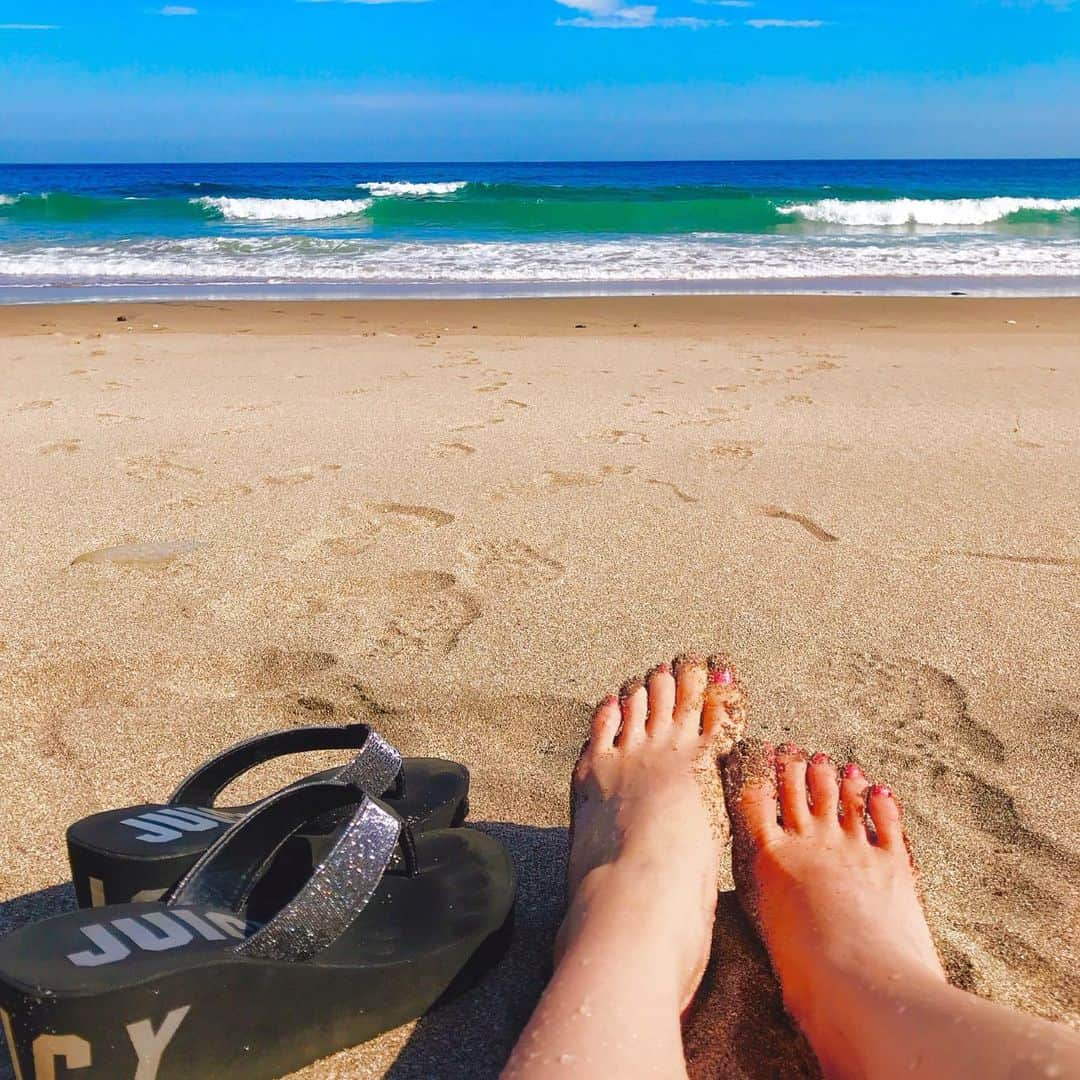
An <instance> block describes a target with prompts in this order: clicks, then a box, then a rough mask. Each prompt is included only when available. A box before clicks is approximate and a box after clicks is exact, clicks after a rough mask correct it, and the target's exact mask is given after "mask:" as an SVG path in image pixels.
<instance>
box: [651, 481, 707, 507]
mask: <svg viewBox="0 0 1080 1080" xmlns="http://www.w3.org/2000/svg"><path fill="white" fill-rule="evenodd" d="M645 482H646V483H647V484H652V485H653V486H654V487H662V488H667V489H668V491H670V492H671V493H672V495H674V496H675V498H676V499H678V500H679V502H684V503H698V502H701V500H700V499H699V498H698V497H697V496H696V495H688V494H687V493H686V492H685V491H683V490H682V488H680V487H679V486H678V485H677V484H673V483H672V482H671V481H670V480H646V481H645Z"/></svg>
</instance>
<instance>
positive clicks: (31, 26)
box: [0, 22, 60, 30]
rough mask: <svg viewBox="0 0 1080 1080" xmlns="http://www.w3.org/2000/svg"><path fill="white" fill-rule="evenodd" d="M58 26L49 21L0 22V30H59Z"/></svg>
mask: <svg viewBox="0 0 1080 1080" xmlns="http://www.w3.org/2000/svg"><path fill="white" fill-rule="evenodd" d="M59 29H60V27H59V26H53V25H52V24H51V23H18V22H9V23H0V30H59Z"/></svg>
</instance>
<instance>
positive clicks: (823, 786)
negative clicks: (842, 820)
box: [806, 753, 840, 822]
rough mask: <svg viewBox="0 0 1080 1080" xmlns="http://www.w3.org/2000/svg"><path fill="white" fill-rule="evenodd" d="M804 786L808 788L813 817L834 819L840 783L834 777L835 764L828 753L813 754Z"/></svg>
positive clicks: (827, 819)
mask: <svg viewBox="0 0 1080 1080" xmlns="http://www.w3.org/2000/svg"><path fill="white" fill-rule="evenodd" d="M806 786H807V787H808V788H809V789H810V806H811V809H812V811H813V814H814V817H817V818H821V819H822V820H825V821H832V822H835V821H836V807H837V804H838V802H839V799H840V785H839V783H838V782H837V779H836V766H835V765H834V764H833V763H832V760H831V759H830V758H829V755H828V754H820V753H818V754H815V755H814V756H813V757H812V758H811V759H810V764H809V765H808V766H807V769H806Z"/></svg>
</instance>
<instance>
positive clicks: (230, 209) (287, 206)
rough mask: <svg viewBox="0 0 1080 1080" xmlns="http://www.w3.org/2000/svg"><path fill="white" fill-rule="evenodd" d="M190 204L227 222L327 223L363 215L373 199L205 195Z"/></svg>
mask: <svg viewBox="0 0 1080 1080" xmlns="http://www.w3.org/2000/svg"><path fill="white" fill-rule="evenodd" d="M191 202H193V203H196V204H197V205H199V206H204V207H206V208H207V209H208V210H216V211H218V213H220V214H221V216H222V217H223V218H225V219H226V220H227V221H328V220H330V219H331V218H340V217H353V216H355V215H357V214H362V213H363V212H364V211H365V210H366V209H367V208H368V207H369V206H370V205H371V200H370V199H234V198H229V197H227V196H210V195H206V196H203V197H201V198H198V199H192V200H191Z"/></svg>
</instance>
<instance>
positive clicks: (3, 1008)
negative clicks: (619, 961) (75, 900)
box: [0, 781, 515, 1080]
mask: <svg viewBox="0 0 1080 1080" xmlns="http://www.w3.org/2000/svg"><path fill="white" fill-rule="evenodd" d="M358 801H359V805H357V803H358ZM346 808H349V811H348V812H352V817H351V819H350V820H349V821H348V822H347V824H346V825H344V826H343V827H340V828H339V829H338V830H337V832H336V834H335V837H334V840H333V842H332V845H331V847H330V849H329V851H328V853H327V854H326V856H325V857H324V858H323V860H322V861H321V862H320V863H319V865H317V866H316V867H315V868H314V870H311V869H310V868H309V873H308V877H307V880H306V881H305V883H304V884H303V885H302V887H301V888H300V890H299V891H298V892H296V894H295V895H292V898H291V899H289V896H290V895H291V894H289V893H281V892H274V891H273V890H268V889H267V888H266V887H265V886H266V885H267V884H268V875H267V874H266V870H267V869H268V868H271V867H272V865H273V863H274V862H275V860H276V859H277V858H278V857H280V853H281V850H282V846H283V844H284V843H285V840H286V839H287V838H288V837H289V836H290V835H293V834H295V833H296V832H298V831H300V830H302V829H303V828H305V827H306V826H308V825H310V822H311V821H313V820H317V819H318V818H320V817H323V816H326V815H327V814H334V813H338V814H340V813H341V812H342V811H343V810H346ZM399 848H400V849H401V851H402V852H403V854H404V862H405V870H404V871H403V872H402V873H399V874H394V873H388V872H387V867H388V864H389V862H390V859H391V855H392V854H393V853H394V851H395V849H399ZM269 877H273V875H272V874H271V875H269ZM514 891H515V879H514V871H513V866H512V864H511V862H510V858H509V856H508V854H507V853H506V851H505V849H504V848H503V846H502V845H501V844H500V843H499V842H498V841H497V840H495V839H493V838H492V837H490V836H487V835H485V834H483V833H478V832H476V831H475V830H473V829H468V828H458V829H438V830H433V831H429V832H427V833H423V834H421V835H417V836H415V837H414V836H413V835H412V831H411V829H410V828H409V827H408V826H407V825H406V824H405V823H403V822H402V821H401V819H400V818H399V817H398V816H397V815H396V814H394V813H393V812H391V811H388V810H387V809H386V808H385V807H384V806H383V805H381V804H380V803H379V802H377V801H375V800H372V799H370V798H368V797H367V796H363V795H361V794H360V793H359V792H358V791H357V789H356V788H354V787H350V786H349V785H346V784H338V783H332V782H322V781H314V782H310V783H305V784H301V785H298V786H294V787H290V788H285V789H284V790H282V791H280V792H278V793H277V794H276V795H273V796H271V797H270V798H269V799H266V800H265V801H263V802H262V803H260V804H259V805H258V806H257V807H256V808H255V809H254V810H252V811H251V812H250V813H249V814H248V815H247V816H246V817H244V818H243V819H242V820H241V821H240V822H239V823H237V824H235V825H233V826H232V827H231V828H230V829H229V830H228V831H227V832H226V833H224V835H222V836H221V837H220V838H219V839H218V840H217V842H216V843H215V844H214V845H213V846H212V847H211V848H210V849H209V850H208V851H207V852H206V853H205V854H204V855H203V857H202V858H201V859H200V860H199V861H198V862H197V863H196V865H195V866H194V867H193V868H192V869H191V871H190V872H189V873H188V874H187V875H186V876H185V877H184V878H183V880H181V881H180V882H179V883H178V884H177V886H176V888H175V889H174V891H173V892H172V894H171V895H170V897H169V899H168V901H167V902H165V903H142V904H122V905H118V906H113V907H108V908H99V909H95V910H92V911H85V910H83V911H75V912H71V913H68V914H65V915H58V916H55V917H53V918H51V919H46V920H45V921H43V922H40V923H37V924H34V925H31V926H28V927H25V928H23V929H21V930H17V931H15V932H14V933H12V934H10V935H8V937H6V938H5V939H4V940H3V941H0V1020H2V1022H3V1027H4V1032H5V1035H6V1036H7V1040H8V1044H9V1047H10V1048H11V1053H12V1059H13V1061H14V1063H15V1075H16V1077H17V1078H19V1080H22V1078H31V1077H33V1078H37V1080H41V1078H43V1077H53V1076H55V1075H57V1073H58V1072H62V1074H63V1075H65V1076H67V1075H72V1076H74V1075H78V1076H80V1077H85V1078H86V1080H104V1078H110V1080H111V1078H113V1077H130V1076H136V1077H139V1078H145V1080H150V1078H155V1080H181V1078H183V1080H190V1078H192V1077H216V1076H221V1077H225V1076H227V1077H230V1080H233V1078H237V1080H238V1078H242V1077H246V1078H254V1077H274V1076H280V1075H282V1074H284V1073H287V1072H291V1071H292V1070H294V1069H298V1068H300V1067H302V1066H303V1065H305V1064H307V1063H309V1062H311V1061H315V1060H317V1059H318V1058H321V1057H324V1056H326V1055H327V1054H331V1053H334V1052H335V1051H337V1050H340V1049H342V1048H344V1047H346V1046H353V1045H355V1044H356V1043H359V1042H363V1041H365V1040H367V1039H370V1038H373V1037H374V1036H375V1035H378V1034H379V1033H380V1032H383V1031H387V1030H389V1029H391V1028H394V1027H397V1026H398V1025H400V1024H403V1023H405V1022H407V1021H409V1020H412V1019H415V1018H416V1017H418V1016H420V1015H422V1014H423V1013H424V1012H426V1011H427V1010H428V1009H429V1008H430V1007H431V1006H432V1005H433V1004H435V1003H436V1002H437V1001H438V1000H439V999H440V998H441V997H443V996H444V995H447V994H448V992H456V991H458V990H461V989H464V988H465V987H467V986H468V985H471V984H472V983H473V982H474V981H475V980H476V978H478V977H479V975H481V974H482V973H483V972H484V971H485V970H486V969H487V968H488V967H490V966H491V965H492V964H493V963H494V961H495V959H496V958H497V957H498V955H500V954H501V952H502V949H503V948H504V947H505V944H506V942H507V940H508V938H509V928H510V924H511V916H512V912H513V905H514ZM283 901H284V902H283ZM61 1065H62V1066H63V1068H62V1069H61V1068H58V1066H61ZM68 1070H77V1073H76V1072H75V1071H71V1072H70V1073H69V1071H68ZM83 1070H85V1071H83Z"/></svg>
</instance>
